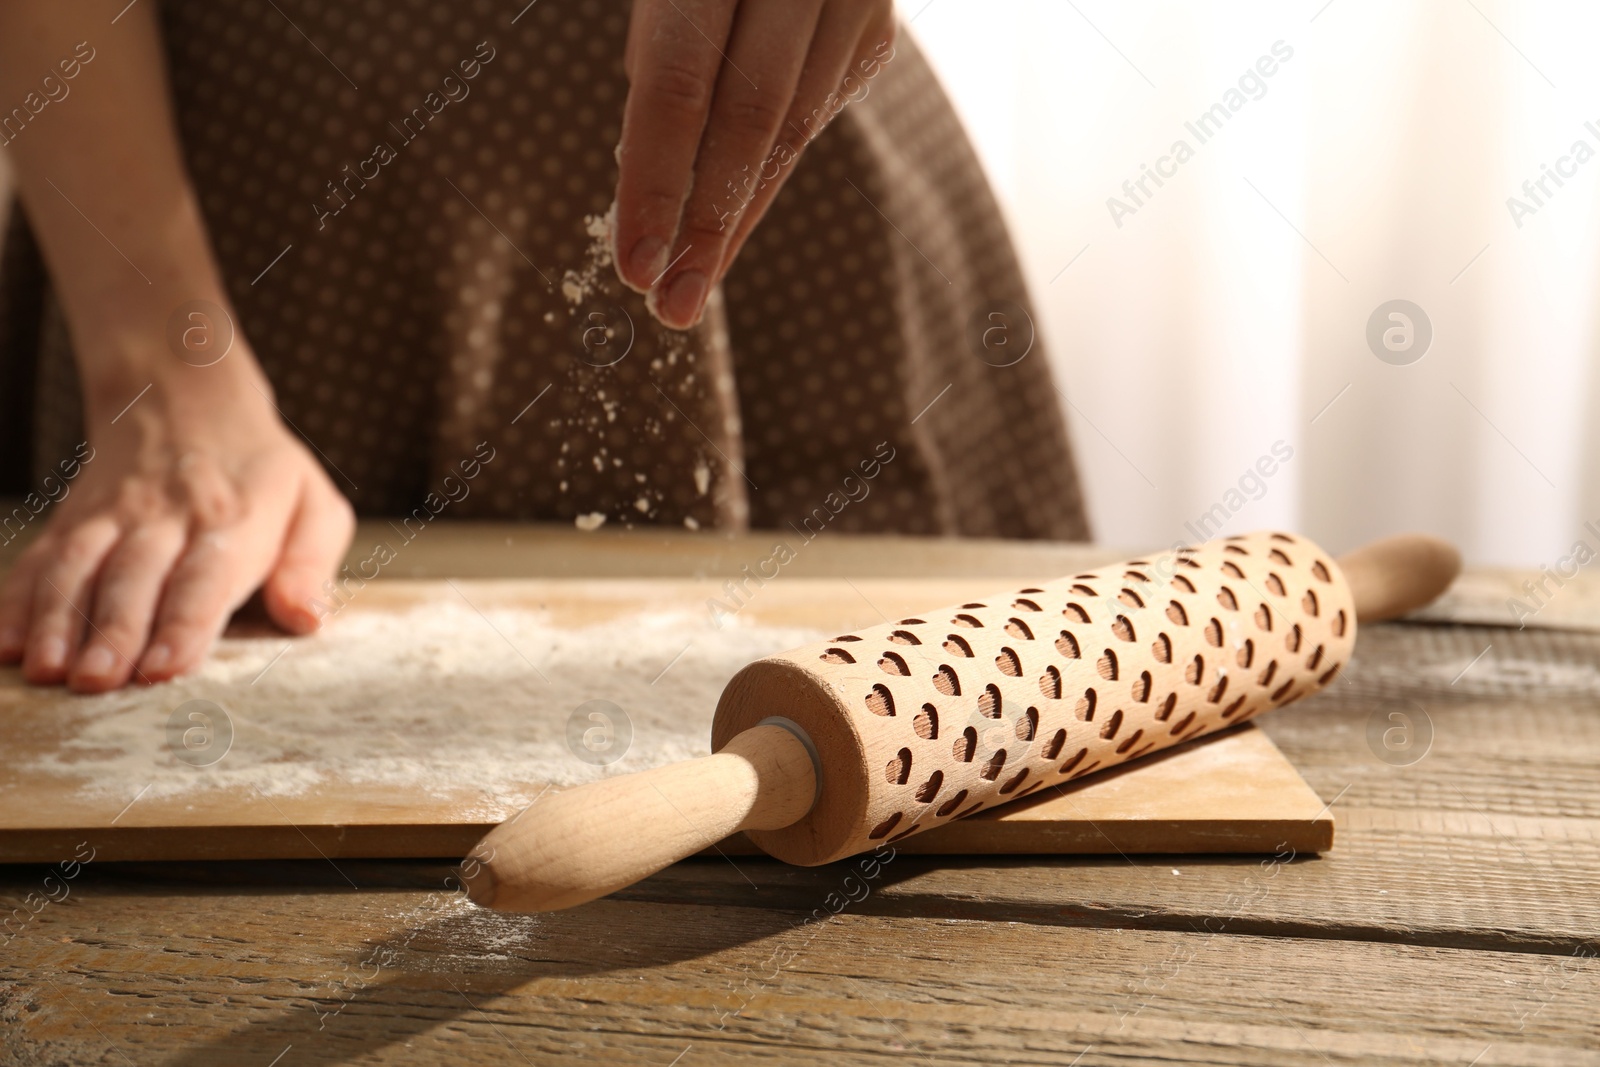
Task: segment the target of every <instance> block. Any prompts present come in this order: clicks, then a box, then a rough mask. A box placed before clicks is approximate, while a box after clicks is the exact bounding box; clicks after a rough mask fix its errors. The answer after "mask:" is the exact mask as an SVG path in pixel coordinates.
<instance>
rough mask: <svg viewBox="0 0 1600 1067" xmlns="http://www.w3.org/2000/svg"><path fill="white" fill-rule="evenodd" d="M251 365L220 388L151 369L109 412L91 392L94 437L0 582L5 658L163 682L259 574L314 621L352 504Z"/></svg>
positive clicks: (206, 643) (102, 682)
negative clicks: (127, 403)
mask: <svg viewBox="0 0 1600 1067" xmlns="http://www.w3.org/2000/svg"><path fill="white" fill-rule="evenodd" d="M233 355H236V356H239V357H241V358H240V360H239V365H240V366H247V365H248V364H247V359H248V357H247V356H246V354H245V353H242V352H236V353H233ZM214 369H215V370H217V371H218V372H220V371H221V369H222V368H221V367H218V368H214ZM250 369H251V371H252V374H251V375H250V376H249V377H243V376H241V375H234V376H233V377H232V380H231V381H229V382H228V383H227V384H226V386H225V387H224V388H222V389H220V390H218V389H217V388H215V387H214V383H213V382H212V381H204V382H203V384H204V388H203V389H197V388H195V387H194V386H192V385H190V386H188V387H177V386H175V385H173V384H172V383H171V382H166V383H157V384H154V385H152V387H151V389H150V391H149V392H148V393H146V394H145V395H143V396H142V397H140V398H139V399H138V401H137V402H135V403H134V405H133V406H132V407H131V408H129V409H128V410H127V412H126V413H124V414H123V415H121V416H120V417H119V418H118V419H117V421H116V423H115V424H111V423H110V420H109V417H107V416H106V415H105V411H106V410H109V411H111V412H112V413H115V408H114V407H110V408H106V407H102V409H101V410H100V411H96V410H95V409H96V406H97V405H95V404H94V403H93V401H91V403H90V410H89V412H88V415H89V417H88V419H87V420H86V421H87V423H88V425H89V426H90V427H91V431H90V435H89V436H90V441H89V444H90V446H91V447H92V448H93V452H92V453H89V452H85V455H86V456H88V457H90V458H88V460H87V462H82V463H81V467H80V470H79V473H78V476H77V477H76V478H75V479H74V480H73V481H71V482H70V483H68V485H69V486H70V488H69V491H68V492H67V494H66V495H65V496H64V497H61V498H60V501H59V503H56V504H53V505H51V511H52V514H51V515H50V517H49V519H48V525H47V526H46V528H45V529H44V531H43V533H41V534H40V535H39V537H38V538H37V539H36V540H35V541H34V542H33V543H32V544H31V545H29V546H28V548H27V550H26V551H25V552H24V553H23V554H22V556H21V558H20V559H18V561H17V565H16V566H15V567H14V568H13V569H12V571H11V573H10V575H8V576H7V578H6V580H5V584H4V585H3V586H0V662H6V663H10V662H16V661H17V660H18V659H20V660H21V661H22V670H23V676H24V677H25V678H26V679H27V680H28V681H30V682H35V683H45V684H50V683H59V682H62V681H65V682H67V684H68V685H70V686H71V687H72V688H73V689H75V690H77V691H79V692H102V691H104V690H107V689H114V688H116V687H118V686H121V685H124V684H126V683H127V682H128V680H129V679H130V678H132V677H137V678H138V679H139V680H141V681H146V682H159V681H162V680H164V679H167V678H171V677H173V676H174V675H178V674H182V673H184V672H186V671H189V670H192V669H193V668H194V667H195V666H197V665H198V664H199V662H200V661H201V659H202V658H203V657H204V656H205V654H206V651H207V650H208V649H209V648H210V646H211V643H212V641H213V640H214V639H215V638H216V636H217V635H218V634H219V633H220V632H221V630H222V627H223V626H224V625H225V624H226V623H227V621H228V616H229V615H230V614H231V613H232V612H233V611H234V609H236V608H237V607H238V606H239V605H240V604H242V603H243V602H244V601H245V600H246V599H247V598H248V597H249V596H250V594H251V593H252V592H253V591H254V590H255V589H257V588H258V587H261V588H262V589H263V594H264V599H265V601H266V607H267V611H268V613H269V614H270V615H271V616H272V618H273V620H274V621H275V622H277V623H278V624H279V625H280V626H282V627H284V628H285V629H286V630H289V631H291V632H293V633H306V632H308V631H311V630H314V629H316V628H317V624H318V622H319V619H318V616H317V614H316V613H315V612H314V611H313V610H312V606H311V601H312V600H313V598H315V597H317V596H318V595H319V594H320V587H321V584H322V582H323V581H324V580H326V579H327V578H329V577H330V576H331V575H332V574H333V573H334V571H335V569H336V568H337V566H338V564H339V562H340V561H341V560H342V559H343V557H344V552H345V550H346V548H347V547H348V546H349V543H350V537H351V533H352V531H353V529H354V519H353V513H352V511H351V508H350V505H349V503H347V502H346V501H345V499H344V497H343V496H341V495H340V494H339V491H338V490H337V489H335V488H334V486H333V483H332V482H330V481H329V480H328V477H327V475H326V474H324V473H323V470H322V468H321V467H320V466H319V465H318V464H317V462H316V460H315V459H314V458H313V457H312V456H311V454H310V453H309V452H308V451H307V449H306V448H305V446H304V445H302V444H301V443H300V441H299V440H297V439H296V438H294V437H293V436H291V435H290V433H289V432H288V431H287V430H286V429H285V428H284V426H283V423H282V421H281V420H280V419H279V418H278V415H277V413H276V411H275V410H274V409H273V407H272V404H271V402H270V401H269V400H268V399H267V397H266V396H265V395H264V392H263V391H264V390H265V389H266V386H265V383H264V382H257V381H255V380H253V379H254V372H253V367H251V368H250ZM212 370H213V368H206V369H204V370H196V373H197V374H202V375H203V374H206V373H208V372H209V371H212ZM221 377H222V376H221V374H220V373H219V374H218V378H219V379H220V378H221ZM130 395H131V394H130ZM263 583H264V584H263Z"/></svg>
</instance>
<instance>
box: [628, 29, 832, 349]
mask: <svg viewBox="0 0 1600 1067" xmlns="http://www.w3.org/2000/svg"><path fill="white" fill-rule="evenodd" d="M820 12H821V3H820V0H744V3H742V4H740V6H739V17H738V19H737V20H736V21H735V22H734V27H733V35H732V37H731V38H730V40H729V41H728V49H727V52H728V57H727V62H726V63H724V64H723V65H722V69H721V71H720V73H719V75H718V78H717V89H716V96H715V98H714V99H713V101H712V105H711V117H710V119H709V121H708V122H707V123H706V129H705V135H704V136H703V137H702V138H701V141H700V152H699V155H698V156H696V158H695V162H694V180H693V183H692V186H691V192H690V195H689V200H688V202H687V203H686V204H685V205H684V210H683V218H682V221H681V222H680V223H679V226H678V236H677V240H676V241H675V242H674V244H673V248H672V258H671V263H672V267H671V269H670V270H668V272H667V274H666V277H664V278H663V279H662V280H661V281H660V282H659V283H658V284H657V286H656V290H655V293H654V297H655V299H654V310H655V311H656V313H657V315H658V316H659V317H660V319H661V321H662V322H664V323H665V324H666V325H668V326H671V327H674V328H676V329H680V330H681V329H687V328H688V327H690V326H692V325H694V324H695V323H696V322H698V321H699V319H700V313H701V310H702V309H703V308H704V307H705V302H706V297H707V296H708V295H709V294H710V292H711V285H712V283H713V281H714V280H715V278H716V275H717V272H718V270H719V268H720V267H721V265H722V253H723V250H724V249H725V248H726V247H727V245H728V242H729V241H730V240H732V238H733V234H734V227H735V226H736V225H737V223H738V218H739V213H740V211H741V210H742V209H743V208H744V206H745V203H746V201H748V200H749V199H750V198H751V197H752V196H754V195H755V192H756V185H757V182H758V180H759V178H758V175H759V174H760V171H761V167H762V164H763V162H765V160H766V158H767V153H768V152H769V150H770V149H771V148H772V144H773V142H774V141H775V140H776V139H777V136H778V131H779V128H780V127H781V126H782V124H783V121H784V119H785V118H786V117H787V116H788V114H789V112H790V110H791V109H792V108H793V106H794V91H795V86H796V85H797V84H798V83H799V81H800V71H801V69H802V67H803V66H804V65H805V59H806V54H807V52H808V50H809V48H810V45H811V39H812V36H813V34H814V33H815V32H816V26H817V18H818V15H819V14H820Z"/></svg>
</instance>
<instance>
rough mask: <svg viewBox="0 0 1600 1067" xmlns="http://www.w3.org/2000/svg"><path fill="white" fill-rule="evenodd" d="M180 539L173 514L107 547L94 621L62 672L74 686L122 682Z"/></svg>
mask: <svg viewBox="0 0 1600 1067" xmlns="http://www.w3.org/2000/svg"><path fill="white" fill-rule="evenodd" d="M183 542H184V530H183V524H182V523H181V522H178V521H177V520H175V519H174V520H169V521H165V522H152V523H147V524H143V525H140V526H136V527H134V528H133V529H132V530H129V531H128V532H127V533H126V534H125V535H124V536H123V538H122V540H121V541H120V542H118V544H117V546H116V547H115V548H114V549H112V550H111V553H110V554H109V555H108V556H107V557H106V561H105V564H104V566H102V567H101V568H100V574H99V577H98V578H97V579H96V582H95V589H94V607H93V608H92V609H91V610H90V611H89V616H90V618H91V619H93V620H94V625H93V626H92V627H91V628H90V630H89V632H88V633H86V634H85V635H84V639H83V648H82V651H80V652H79V654H78V656H77V659H76V660H75V661H74V662H73V664H72V669H71V671H70V673H69V674H68V676H67V684H68V685H70V686H71V687H72V688H73V689H74V690H76V691H78V692H80V693H101V692H104V691H106V690H107V689H115V688H117V687H119V686H122V685H126V684H127V682H128V678H129V676H130V675H131V674H132V673H133V670H134V664H135V663H136V662H137V660H138V658H139V656H140V655H141V654H142V653H143V652H144V647H145V641H146V639H147V638H148V637H149V636H150V627H151V623H152V621H153V619H154V617H155V612H156V604H157V602H158V601H159V600H160V598H161V589H162V587H163V586H164V585H165V584H166V580H167V574H168V573H169V572H170V571H171V570H172V565H173V563H174V562H176V560H177V559H178V555H179V553H181V552H182V551H183Z"/></svg>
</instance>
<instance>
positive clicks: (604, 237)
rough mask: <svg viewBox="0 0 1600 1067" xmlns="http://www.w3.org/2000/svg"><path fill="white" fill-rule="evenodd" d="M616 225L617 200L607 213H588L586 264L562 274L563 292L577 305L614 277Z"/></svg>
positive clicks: (569, 301) (584, 259) (585, 217)
mask: <svg viewBox="0 0 1600 1067" xmlns="http://www.w3.org/2000/svg"><path fill="white" fill-rule="evenodd" d="M616 225H617V202H616V201H615V200H613V201H612V202H611V206H610V207H609V208H607V209H606V213H605V214H604V215H585V216H584V217H583V226H584V231H585V232H586V233H587V234H588V235H589V247H588V248H587V249H586V250H585V252H584V257H583V265H582V266H580V267H578V268H577V269H575V270H573V269H569V270H567V271H566V272H565V273H564V274H562V276H561V295H562V296H564V297H566V298H567V303H569V304H571V305H573V306H574V307H576V306H577V305H579V304H582V303H583V302H584V301H585V300H587V299H589V298H590V297H591V296H593V295H594V294H595V293H597V292H599V291H600V289H601V288H602V287H603V286H604V285H606V283H607V282H608V281H610V279H611V278H612V269H611V265H612V263H613V260H612V258H611V257H612V237H611V235H612V231H613V230H615V229H616Z"/></svg>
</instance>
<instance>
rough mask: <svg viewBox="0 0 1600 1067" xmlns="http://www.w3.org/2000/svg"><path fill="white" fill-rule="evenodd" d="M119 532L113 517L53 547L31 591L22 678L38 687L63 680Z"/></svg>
mask: <svg viewBox="0 0 1600 1067" xmlns="http://www.w3.org/2000/svg"><path fill="white" fill-rule="evenodd" d="M118 533H119V530H118V528H117V524H116V522H115V521H113V520H112V519H111V518H109V517H105V518H98V519H92V520H90V521H88V522H85V523H83V524H81V525H79V526H74V527H73V528H72V529H70V530H68V531H66V532H65V533H64V534H62V535H61V537H60V538H59V539H58V540H55V541H54V542H53V544H52V546H51V547H52V550H51V552H50V554H49V557H48V558H47V559H46V561H45V562H44V564H43V565H42V566H40V568H39V570H38V574H37V578H36V580H35V583H34V587H33V616H32V621H31V623H30V626H29V630H28V642H27V649H26V650H25V651H24V652H23V657H22V676H23V677H24V678H26V679H27V680H28V681H30V682H33V683H36V684H52V683H55V682H60V681H62V680H63V679H64V678H66V676H67V666H68V664H69V663H70V662H71V661H72V657H73V655H74V653H76V652H77V649H78V644H79V642H80V640H81V639H82V636H83V630H84V620H85V618H86V617H87V612H88V610H89V607H90V605H91V597H90V590H91V587H92V583H93V581H94V577H95V572H96V571H98V570H99V568H100V563H101V561H102V560H104V559H105V557H106V553H108V552H110V551H111V547H112V546H113V545H114V544H116V541H117V536H118Z"/></svg>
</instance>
